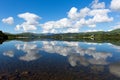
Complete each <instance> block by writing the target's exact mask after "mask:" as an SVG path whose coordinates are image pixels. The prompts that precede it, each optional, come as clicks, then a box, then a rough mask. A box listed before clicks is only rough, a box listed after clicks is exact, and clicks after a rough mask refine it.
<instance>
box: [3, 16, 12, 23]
mask: <svg viewBox="0 0 120 80" xmlns="http://www.w3.org/2000/svg"><path fill="white" fill-rule="evenodd" d="M2 22H3V23H6V24H10V25H11V24H13V23H14V18H13V17H8V18H3V19H2Z"/></svg>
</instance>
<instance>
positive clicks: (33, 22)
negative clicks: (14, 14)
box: [15, 12, 41, 32]
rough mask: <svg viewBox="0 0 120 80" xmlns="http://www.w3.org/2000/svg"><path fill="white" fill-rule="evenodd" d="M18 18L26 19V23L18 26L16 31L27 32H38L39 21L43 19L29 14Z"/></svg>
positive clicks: (20, 15)
mask: <svg viewBox="0 0 120 80" xmlns="http://www.w3.org/2000/svg"><path fill="white" fill-rule="evenodd" d="M18 17H19V18H22V19H24V20H25V22H23V23H22V24H18V25H16V28H15V30H20V29H23V30H24V31H25V32H27V31H32V30H36V29H37V26H39V22H38V20H39V19H41V17H39V16H38V15H36V14H33V13H29V12H26V13H23V14H19V15H18Z"/></svg>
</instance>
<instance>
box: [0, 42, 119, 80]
mask: <svg viewBox="0 0 120 80" xmlns="http://www.w3.org/2000/svg"><path fill="white" fill-rule="evenodd" d="M0 80H120V46H117V45H113V44H111V43H89V42H72V41H71V42H68V41H31V42H22V41H15V40H14V41H8V42H4V43H3V44H1V45H0Z"/></svg>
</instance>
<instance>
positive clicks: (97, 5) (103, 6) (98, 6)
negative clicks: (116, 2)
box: [92, 0, 105, 9]
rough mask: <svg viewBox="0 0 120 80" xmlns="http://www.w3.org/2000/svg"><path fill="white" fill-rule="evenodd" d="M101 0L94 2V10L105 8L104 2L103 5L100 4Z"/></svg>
mask: <svg viewBox="0 0 120 80" xmlns="http://www.w3.org/2000/svg"><path fill="white" fill-rule="evenodd" d="M98 2H99V0H94V1H93V2H92V8H94V9H97V8H105V3H104V2H101V3H98Z"/></svg>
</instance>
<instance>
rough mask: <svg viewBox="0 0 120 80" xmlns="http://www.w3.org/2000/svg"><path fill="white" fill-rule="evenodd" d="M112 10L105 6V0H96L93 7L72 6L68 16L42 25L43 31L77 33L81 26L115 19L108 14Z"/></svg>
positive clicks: (92, 26) (91, 25)
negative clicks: (103, 0)
mask: <svg viewBox="0 0 120 80" xmlns="http://www.w3.org/2000/svg"><path fill="white" fill-rule="evenodd" d="M110 12H111V11H110V10H109V9H106V8H105V3H104V2H99V0H94V1H93V2H92V5H91V8H88V7H84V8H82V9H80V10H79V9H78V8H76V7H72V8H71V9H70V10H69V12H68V13H67V14H68V15H67V17H66V18H62V19H59V20H56V21H48V22H45V23H43V24H41V27H42V28H43V33H76V32H80V28H81V27H90V28H94V27H96V25H97V24H98V23H105V22H111V21H113V17H110V16H109V15H108V14H109V13H110Z"/></svg>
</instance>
